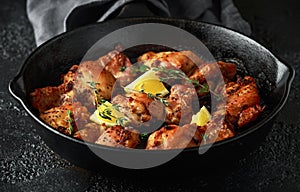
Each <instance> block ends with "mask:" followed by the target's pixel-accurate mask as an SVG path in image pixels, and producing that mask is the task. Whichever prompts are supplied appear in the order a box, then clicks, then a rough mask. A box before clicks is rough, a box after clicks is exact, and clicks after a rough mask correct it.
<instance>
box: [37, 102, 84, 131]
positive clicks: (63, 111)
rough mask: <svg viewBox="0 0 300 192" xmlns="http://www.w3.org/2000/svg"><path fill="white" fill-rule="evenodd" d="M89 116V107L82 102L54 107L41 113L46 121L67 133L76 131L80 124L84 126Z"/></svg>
mask: <svg viewBox="0 0 300 192" xmlns="http://www.w3.org/2000/svg"><path fill="white" fill-rule="evenodd" d="M74 111H75V112H74ZM89 116H90V114H89V113H88V111H87V109H86V108H85V107H83V106H81V104H80V103H74V105H73V104H67V105H62V106H59V107H54V108H51V109H49V110H47V111H44V112H42V113H41V114H40V118H41V119H42V120H43V121H44V122H45V123H47V124H48V125H50V126H51V127H53V128H55V129H57V130H58V131H60V132H62V133H64V134H67V135H72V134H73V133H74V132H76V131H77V130H78V127H79V126H78V125H80V126H84V124H85V123H87V119H88V118H89Z"/></svg>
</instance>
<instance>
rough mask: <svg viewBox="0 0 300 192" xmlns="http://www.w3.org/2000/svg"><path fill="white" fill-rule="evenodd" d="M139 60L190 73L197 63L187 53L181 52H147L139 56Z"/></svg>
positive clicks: (155, 65) (149, 64) (151, 64)
mask: <svg viewBox="0 0 300 192" xmlns="http://www.w3.org/2000/svg"><path fill="white" fill-rule="evenodd" d="M138 61H139V62H142V63H144V65H146V66H148V67H150V68H151V67H158V66H159V67H165V68H167V69H179V70H181V71H183V72H184V73H185V74H187V75H190V73H191V72H192V71H194V69H195V68H196V67H197V65H196V64H195V63H194V62H193V61H192V60H191V59H190V58H189V57H188V56H186V54H183V53H181V52H172V51H169V52H160V53H154V52H147V53H145V54H143V55H142V56H140V57H139V58H138Z"/></svg>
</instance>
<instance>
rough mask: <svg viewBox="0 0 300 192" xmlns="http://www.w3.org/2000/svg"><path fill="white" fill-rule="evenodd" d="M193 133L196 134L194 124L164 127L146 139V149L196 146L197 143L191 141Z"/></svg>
mask: <svg viewBox="0 0 300 192" xmlns="http://www.w3.org/2000/svg"><path fill="white" fill-rule="evenodd" d="M195 132H197V126H196V124H186V125H184V126H182V127H180V126H178V125H166V126H164V127H162V128H161V129H159V130H157V131H155V132H153V133H152V134H151V135H150V136H149V137H148V140H147V145H146V149H148V150H153V149H178V148H186V147H194V146H197V145H198V142H195V140H193V137H194V136H195ZM196 135H199V134H198V133H197V134H196Z"/></svg>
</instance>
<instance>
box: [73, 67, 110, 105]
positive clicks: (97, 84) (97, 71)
mask: <svg viewBox="0 0 300 192" xmlns="http://www.w3.org/2000/svg"><path fill="white" fill-rule="evenodd" d="M115 81H116V79H115V78H114V76H113V75H112V74H111V73H110V72H108V71H106V70H105V69H103V68H102V67H100V66H99V64H97V62H94V61H85V62H83V63H81V64H80V65H79V68H78V70H77V73H76V79H75V84H74V93H75V99H76V101H79V102H81V103H82V104H83V105H84V106H86V107H87V108H88V109H89V110H90V111H94V109H95V107H96V105H97V103H98V101H100V99H102V98H103V99H106V100H110V98H111V94H112V90H113V86H114V83H115Z"/></svg>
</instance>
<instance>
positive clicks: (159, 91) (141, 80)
mask: <svg viewBox="0 0 300 192" xmlns="http://www.w3.org/2000/svg"><path fill="white" fill-rule="evenodd" d="M124 90H125V91H126V92H130V91H132V90H135V91H143V92H145V93H150V94H153V95H159V96H165V95H167V94H168V93H169V91H168V90H167V89H166V87H165V86H164V84H163V83H162V82H161V81H160V79H159V76H157V75H156V74H155V72H154V71H153V70H149V71H147V72H145V73H144V74H143V75H141V76H139V77H138V78H137V79H136V80H134V81H133V82H132V83H130V84H129V85H127V86H126V87H124Z"/></svg>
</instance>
